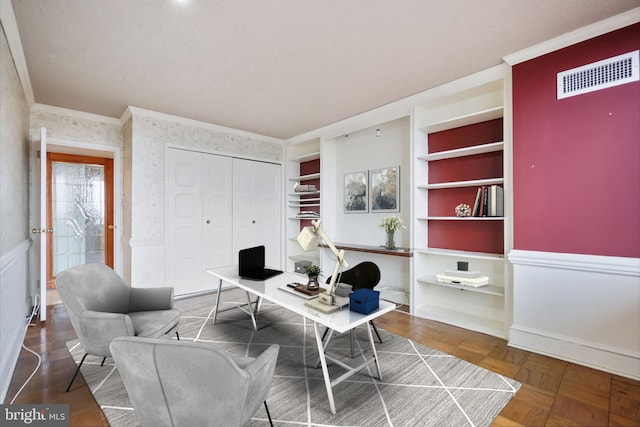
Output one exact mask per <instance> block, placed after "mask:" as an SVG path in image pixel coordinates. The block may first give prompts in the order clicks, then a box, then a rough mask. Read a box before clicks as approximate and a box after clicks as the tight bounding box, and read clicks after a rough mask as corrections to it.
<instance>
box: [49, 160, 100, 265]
mask: <svg viewBox="0 0 640 427" xmlns="http://www.w3.org/2000/svg"><path fill="white" fill-rule="evenodd" d="M51 167H52V169H51V178H52V182H51V186H52V194H51V195H52V203H53V209H52V215H53V229H54V230H55V232H54V234H53V274H54V275H56V274H58V273H59V272H61V271H64V270H66V269H67V268H69V267H73V266H75V265H80V264H91V263H104V259H105V257H104V255H105V247H104V246H105V245H104V242H105V239H104V231H105V226H104V218H105V206H104V203H105V194H104V192H105V182H104V167H103V166H101V165H88V164H81V163H64V162H52V166H51Z"/></svg>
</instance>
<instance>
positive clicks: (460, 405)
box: [67, 290, 520, 427]
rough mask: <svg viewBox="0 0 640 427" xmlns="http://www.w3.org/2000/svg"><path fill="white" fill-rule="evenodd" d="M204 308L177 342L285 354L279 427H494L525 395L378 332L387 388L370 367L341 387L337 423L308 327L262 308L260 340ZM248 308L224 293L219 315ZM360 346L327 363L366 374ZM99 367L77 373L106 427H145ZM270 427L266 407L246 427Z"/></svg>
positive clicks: (277, 396) (361, 334) (342, 340)
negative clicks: (276, 349) (273, 348)
mask: <svg viewBox="0 0 640 427" xmlns="http://www.w3.org/2000/svg"><path fill="white" fill-rule="evenodd" d="M198 298H205V297H198ZM208 298H209V299H210V300H211V305H207V306H205V307H203V308H200V309H194V310H190V311H183V312H182V315H181V320H180V327H179V333H180V339H181V340H189V341H198V342H202V343H206V344H207V345H213V346H216V347H218V348H220V349H223V350H224V351H226V352H228V353H229V354H232V355H237V356H256V355H258V354H260V353H261V352H262V351H263V350H264V349H265V348H267V347H268V346H269V345H270V344H272V343H277V344H279V345H280V353H279V356H278V363H277V366H276V370H275V374H274V377H273V382H272V385H271V390H270V392H269V396H268V398H267V402H268V405H269V412H270V413H271V417H272V418H273V421H274V425H280V426H286V425H291V426H294V425H296V426H367V427H371V426H403V427H404V426H488V425H490V424H491V422H492V421H493V420H494V419H495V418H496V417H497V416H498V414H499V413H500V411H501V410H502V408H503V407H504V406H505V405H506V404H507V402H509V400H510V399H511V398H512V397H513V396H514V395H515V393H516V392H517V390H518V389H519V388H520V384H519V383H518V382H516V381H514V380H512V379H510V378H506V377H504V376H502V375H498V374H496V373H493V372H491V371H488V370H486V369H483V368H480V367H478V366H475V365H473V364H470V363H468V362H466V361H463V360H460V359H458V358H456V357H453V356H450V355H447V354H445V353H441V352H439V351H436V350H433V349H431V348H429V347H426V346H423V345H420V344H418V343H415V342H413V341H411V340H408V339H406V338H403V337H400V336H398V335H395V334H392V333H389V332H387V331H385V330H382V329H380V328H378V330H379V332H380V335H381V338H382V341H383V342H382V343H378V342H376V349H377V351H378V357H379V359H380V364H381V368H382V374H383V380H382V381H380V380H378V379H375V378H373V377H372V376H370V374H372V375H373V374H374V372H373V370H375V368H374V367H373V366H370V370H369V371H367V370H366V369H365V370H363V371H362V372H360V373H358V374H356V375H354V376H352V377H350V378H349V379H348V380H346V381H345V382H344V383H341V384H339V385H337V386H336V387H335V388H334V398H335V402H336V409H337V413H336V414H335V415H333V414H331V411H330V409H329V403H328V400H327V394H326V390H325V386H324V381H323V379H322V370H321V369H318V368H316V363H317V361H318V352H317V348H316V344H315V337H314V334H313V324H312V323H311V322H309V321H306V320H305V319H304V318H303V317H301V316H299V315H296V314H295V313H292V312H289V311H287V310H285V309H282V308H280V307H278V306H277V305H274V304H270V303H268V302H266V301H265V302H263V304H262V307H261V310H260V314H259V316H258V328H259V329H258V331H257V332H256V331H254V330H253V327H252V324H251V321H250V319H249V316H248V315H246V314H245V313H244V312H242V311H240V310H228V311H226V312H222V311H221V312H220V313H219V314H218V319H217V322H216V324H215V325H213V324H212V322H211V315H212V313H211V307H213V301H214V300H213V298H214V297H212V296H208ZM243 302H246V295H245V294H244V293H242V292H239V291H238V290H232V291H225V292H223V294H222V298H221V305H220V310H223V309H224V308H225V307H231V306H233V305H237V304H241V303H243ZM178 307H179V305H178ZM356 336H357V340H356V342H355V355H354V356H355V357H354V360H350V355H351V347H350V339H349V334H348V333H347V334H341V335H337V334H334V337H333V339H332V341H331V345H330V351H329V353H330V354H332V355H339V356H340V357H342V358H344V359H345V360H347V363H349V364H351V365H358V364H360V363H361V360H362V359H363V357H364V356H365V355H368V354H369V353H370V351H371V349H370V346H369V344H368V339H367V333H366V329H365V328H364V327H362V328H359V329H358V330H356ZM376 341H377V340H376ZM67 346H68V348H69V351H70V352H71V354H72V356H73V358H74V360H75V361H76V363H79V362H80V359H81V358H82V356H83V354H84V350H83V349H82V348H81V346H80V344H79V343H78V341H77V340H74V341H70V342H69V343H67ZM101 362H102V358H97V357H91V356H89V357H87V359H86V360H85V362H84V364H83V366H82V368H81V372H82V375H83V376H84V378H85V380H86V381H87V383H88V385H89V387H90V389H91V391H92V393H93V395H94V396H95V399H96V401H97V402H98V404H99V405H100V407H101V408H102V410H103V411H104V413H105V415H106V417H107V419H108V420H109V423H110V424H111V425H112V426H114V427H119V426H127V427H128V426H136V425H139V421H138V419H137V417H136V414H135V411H134V410H133V408H132V406H131V402H130V401H129V399H128V397H127V393H126V390H125V388H124V386H123V383H122V380H121V379H120V376H119V374H118V370H117V368H116V367H115V365H114V363H113V360H111V359H110V358H109V359H107V361H106V363H105V364H104V366H101ZM329 371H330V375H331V378H335V377H337V376H339V375H341V374H342V373H344V370H343V369H342V368H341V367H339V366H337V365H330V366H329ZM187 386H188V385H187V384H185V387H187ZM215 386H216V385H215V384H211V387H215ZM203 392H206V391H203ZM266 424H267V417H266V412H265V411H264V407H261V409H260V410H259V411H258V412H257V413H256V414H255V416H254V418H253V419H252V420H251V422H250V423H249V425H256V426H258V425H266Z"/></svg>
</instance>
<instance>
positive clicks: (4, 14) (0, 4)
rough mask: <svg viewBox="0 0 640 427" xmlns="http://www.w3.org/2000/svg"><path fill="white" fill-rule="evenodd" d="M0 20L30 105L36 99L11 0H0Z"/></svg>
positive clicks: (30, 105)
mask: <svg viewBox="0 0 640 427" xmlns="http://www.w3.org/2000/svg"><path fill="white" fill-rule="evenodd" d="M0 22H2V28H3V29H4V35H5V37H6V38H7V44H8V45H9V51H11V56H12V58H13V63H14V65H15V67H16V72H17V73H18V78H19V79H20V84H21V85H22V91H23V92H24V96H25V98H26V99H27V104H29V107H32V106H33V105H34V104H35V103H36V101H35V97H34V96H33V88H32V87H31V78H30V77H29V69H28V68H27V59H26V58H25V57H24V49H23V48H22V40H21V39H20V32H19V31H18V22H17V21H16V15H15V14H14V12H13V5H12V4H11V0H0Z"/></svg>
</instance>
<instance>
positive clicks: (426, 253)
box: [411, 78, 512, 338]
mask: <svg viewBox="0 0 640 427" xmlns="http://www.w3.org/2000/svg"><path fill="white" fill-rule="evenodd" d="M505 81H506V80H505V79H503V78H499V79H495V80H492V81H489V82H486V83H484V84H480V85H476V86H471V87H469V88H467V89H461V90H460V91H459V92H458V93H456V94H455V96H453V97H450V98H446V97H445V98H443V99H441V100H433V101H432V102H430V103H429V104H425V105H421V106H417V107H416V108H414V113H413V114H414V120H413V122H414V131H413V136H412V139H413V141H412V156H413V170H412V174H413V181H414V185H415V187H414V188H413V190H412V191H413V194H412V195H413V202H414V203H413V209H414V210H413V212H412V223H411V226H412V234H413V248H414V256H413V267H414V268H413V270H414V272H413V277H412V286H411V313H412V314H414V315H416V316H419V317H424V318H428V319H433V320H436V321H440V322H445V323H448V324H452V325H455V326H460V327H463V328H466V329H471V330H474V331H478V332H483V333H487V334H490V335H494V336H498V337H501V338H506V337H507V330H508V325H507V323H508V318H507V317H508V312H509V302H508V299H509V295H510V292H509V286H510V283H509V278H510V273H509V267H508V265H507V263H506V261H505V253H506V250H507V249H508V248H510V247H511V244H512V243H511V233H510V231H509V228H510V219H509V217H508V215H509V210H508V209H507V205H508V203H507V198H508V197H510V188H511V184H510V176H509V174H508V173H505V172H508V171H509V170H510V169H509V167H508V165H507V163H506V162H507V160H508V158H509V156H510V140H509V136H510V135H509V134H510V133H509V132H508V131H507V130H506V129H507V128H506V125H505V119H504V116H505V108H504V99H505V98H504V92H505V88H504V85H505V84H506V83H505ZM467 93H468V99H467V98H465V95H466V94H467ZM456 112H459V114H456ZM506 123H509V122H508V119H507V121H506ZM494 185H495V186H500V187H503V189H504V199H505V208H504V213H505V215H504V216H472V217H464V218H462V217H457V216H456V214H455V206H456V205H457V204H459V203H466V204H468V205H469V206H470V207H471V208H473V205H474V202H475V195H476V193H477V192H478V189H479V188H482V187H490V186H494ZM458 261H466V262H468V263H469V270H471V271H480V272H481V273H482V275H484V276H488V277H489V285H488V286H483V287H478V288H475V287H471V286H464V285H460V284H449V283H441V282H438V281H437V280H436V275H437V274H439V273H444V272H445V271H446V270H456V268H457V262H458Z"/></svg>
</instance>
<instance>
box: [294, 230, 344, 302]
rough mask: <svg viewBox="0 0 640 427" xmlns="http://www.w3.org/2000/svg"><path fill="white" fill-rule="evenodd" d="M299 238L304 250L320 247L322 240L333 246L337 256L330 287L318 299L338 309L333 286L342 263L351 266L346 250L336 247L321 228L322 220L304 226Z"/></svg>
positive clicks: (332, 249) (332, 248)
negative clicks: (345, 256) (347, 259)
mask: <svg viewBox="0 0 640 427" xmlns="http://www.w3.org/2000/svg"><path fill="white" fill-rule="evenodd" d="M297 240H298V244H299V245H300V247H301V248H302V250H303V251H305V252H306V251H311V250H314V249H315V248H317V247H318V244H319V243H320V241H321V240H324V242H325V243H326V244H327V246H329V248H331V251H332V252H333V254H334V255H335V256H336V265H335V266H334V267H333V274H332V275H331V280H330V281H329V287H328V288H327V289H326V290H325V291H324V292H323V293H321V294H320V295H319V298H318V301H319V302H320V303H321V304H324V305H327V306H334V307H336V309H337V308H338V307H337V306H335V305H334V302H335V301H334V296H333V287H334V286H335V284H336V279H337V277H338V271H339V270H340V265H341V264H342V266H344V268H347V267H349V264H348V263H347V261H345V259H344V250H343V249H340V250H338V248H336V247H335V245H334V244H333V242H332V241H331V239H329V236H327V234H326V233H325V232H324V231H323V230H322V228H320V220H313V221H311V225H310V226H307V227H304V228H303V229H302V230H301V231H300V234H298V237H297ZM309 302H311V301H309ZM312 306H314V307H315V308H318V309H320V310H322V308H321V307H319V306H318V305H317V304H313V305H312ZM322 311H326V310H322Z"/></svg>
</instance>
